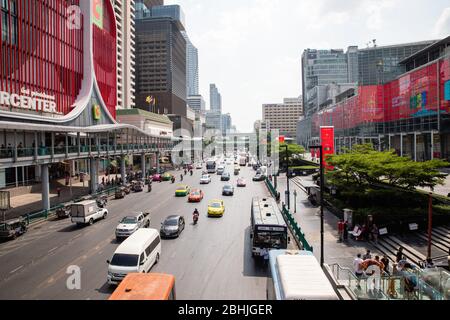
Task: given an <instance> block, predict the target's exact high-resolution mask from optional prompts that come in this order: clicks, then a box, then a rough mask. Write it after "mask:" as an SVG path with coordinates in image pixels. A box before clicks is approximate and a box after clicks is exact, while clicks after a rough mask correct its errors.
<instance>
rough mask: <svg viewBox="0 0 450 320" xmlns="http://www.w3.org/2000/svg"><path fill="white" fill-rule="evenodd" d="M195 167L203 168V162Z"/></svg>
mask: <svg viewBox="0 0 450 320" xmlns="http://www.w3.org/2000/svg"><path fill="white" fill-rule="evenodd" d="M195 168H196V169H203V164H201V163H197V166H196V167H195Z"/></svg>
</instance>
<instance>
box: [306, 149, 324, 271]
mask: <svg viewBox="0 0 450 320" xmlns="http://www.w3.org/2000/svg"><path fill="white" fill-rule="evenodd" d="M309 149H319V150H320V266H321V267H323V264H324V253H323V251H324V250H323V247H324V245H323V241H324V240H323V189H324V178H323V176H324V173H323V146H321V145H319V146H310V147H309Z"/></svg>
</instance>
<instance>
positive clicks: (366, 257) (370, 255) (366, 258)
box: [363, 249, 372, 260]
mask: <svg viewBox="0 0 450 320" xmlns="http://www.w3.org/2000/svg"><path fill="white" fill-rule="evenodd" d="M369 259H372V254H371V253H370V250H369V249H367V251H366V254H365V255H364V256H363V260H369Z"/></svg>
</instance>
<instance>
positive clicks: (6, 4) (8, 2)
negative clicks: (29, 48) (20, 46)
mask: <svg viewBox="0 0 450 320" xmlns="http://www.w3.org/2000/svg"><path fill="white" fill-rule="evenodd" d="M0 1H1V19H2V41H5V42H9V43H10V44H14V45H15V44H17V25H18V22H17V4H16V0H0ZM9 15H11V19H10V17H9ZM10 34H11V38H10Z"/></svg>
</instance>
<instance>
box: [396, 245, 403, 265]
mask: <svg viewBox="0 0 450 320" xmlns="http://www.w3.org/2000/svg"><path fill="white" fill-rule="evenodd" d="M401 260H403V247H400V248H398V250H397V253H396V254H395V262H397V263H399V262H400V261H401Z"/></svg>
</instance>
